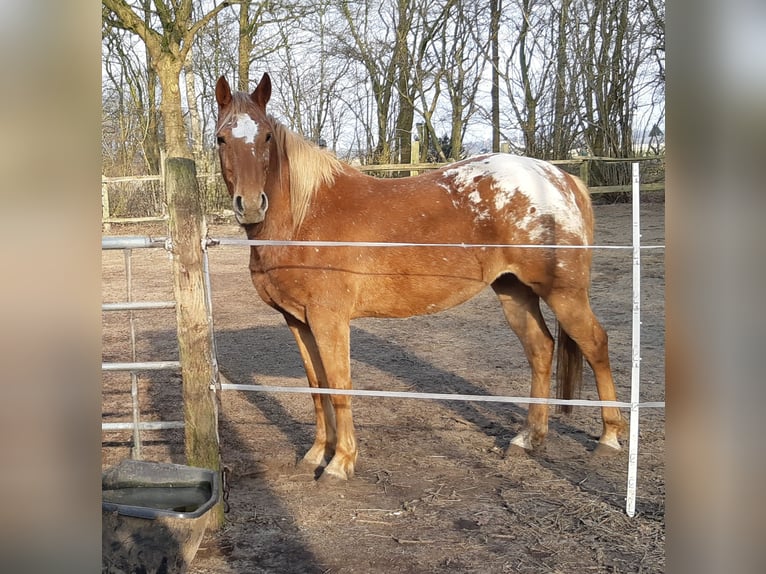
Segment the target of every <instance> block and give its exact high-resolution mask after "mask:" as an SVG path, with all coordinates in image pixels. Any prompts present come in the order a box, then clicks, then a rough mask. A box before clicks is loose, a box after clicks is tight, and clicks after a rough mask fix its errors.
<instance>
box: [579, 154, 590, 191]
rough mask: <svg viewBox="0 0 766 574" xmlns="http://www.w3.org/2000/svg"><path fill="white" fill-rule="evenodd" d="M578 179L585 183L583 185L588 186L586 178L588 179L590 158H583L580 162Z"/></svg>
mask: <svg viewBox="0 0 766 574" xmlns="http://www.w3.org/2000/svg"><path fill="white" fill-rule="evenodd" d="M580 179H581V180H582V181H583V183H584V184H585V187H589V184H588V180H589V179H590V160H589V159H587V158H586V159H583V160H582V163H581V164H580Z"/></svg>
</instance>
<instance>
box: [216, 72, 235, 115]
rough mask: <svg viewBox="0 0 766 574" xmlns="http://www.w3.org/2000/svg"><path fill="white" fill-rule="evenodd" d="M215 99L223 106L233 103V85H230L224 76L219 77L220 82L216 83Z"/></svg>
mask: <svg viewBox="0 0 766 574" xmlns="http://www.w3.org/2000/svg"><path fill="white" fill-rule="evenodd" d="M215 99H216V101H217V102H218V106H219V107H221V108H223V107H224V106H228V105H229V104H230V103H231V87H229V82H227V81H226V78H225V77H224V76H221V77H220V78H218V82H217V83H216V85H215Z"/></svg>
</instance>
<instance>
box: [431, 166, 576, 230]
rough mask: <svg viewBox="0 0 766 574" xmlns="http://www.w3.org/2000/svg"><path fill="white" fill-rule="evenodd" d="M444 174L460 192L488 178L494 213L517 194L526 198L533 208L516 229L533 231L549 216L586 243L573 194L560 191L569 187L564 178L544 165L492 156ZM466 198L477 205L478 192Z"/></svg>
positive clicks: (553, 168) (552, 168)
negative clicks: (490, 181) (492, 194)
mask: <svg viewBox="0 0 766 574" xmlns="http://www.w3.org/2000/svg"><path fill="white" fill-rule="evenodd" d="M444 175H445V176H447V177H453V178H454V182H455V184H456V186H457V187H458V189H459V190H466V189H469V188H472V187H473V182H475V181H476V180H477V179H480V178H484V177H491V178H492V179H493V180H494V186H493V187H494V190H495V198H494V202H493V204H494V207H495V210H496V211H497V212H502V210H503V209H505V208H506V207H508V205H510V203H511V201H512V200H513V198H514V196H515V195H516V194H517V193H520V194H522V195H523V196H524V197H526V199H527V200H528V202H529V206H530V208H534V209H533V210H532V209H530V212H528V213H527V214H525V215H524V217H523V218H522V219H521V220H517V223H516V224H517V225H518V226H519V227H522V228H525V229H528V230H529V231H530V232H532V231H534V228H535V227H537V226H538V225H537V224H538V223H539V220H540V216H543V215H552V216H553V217H554V219H555V221H556V222H557V223H558V224H559V225H560V226H561V227H562V228H563V229H564V230H566V231H568V232H570V233H572V234H574V235H576V236H579V237H581V238H582V239H583V241H585V238H586V233H585V229H584V225H583V221H582V214H581V213H580V211H579V209H578V207H577V204H576V203H575V199H574V196H573V193H571V192H567V191H563V192H562V191H561V190H562V189H565V190H566V189H568V187H569V186H568V184H567V181H566V176H565V175H564V173H563V172H561V171H560V170H558V169H556V168H555V167H553V166H551V165H550V164H548V163H547V162H544V161H541V160H537V159H533V158H528V157H523V156H514V155H507V154H495V155H491V156H489V157H487V158H484V159H482V160H479V161H474V162H469V163H465V164H463V165H461V166H458V167H455V168H452V169H448V170H447V171H445V172H444ZM468 199H469V200H470V201H471V202H472V203H474V204H476V203H478V201H477V200H479V199H480V198H479V197H478V192H476V191H475V190H473V191H471V192H470V193H469V195H468ZM517 217H518V214H517ZM538 231H539V230H538Z"/></svg>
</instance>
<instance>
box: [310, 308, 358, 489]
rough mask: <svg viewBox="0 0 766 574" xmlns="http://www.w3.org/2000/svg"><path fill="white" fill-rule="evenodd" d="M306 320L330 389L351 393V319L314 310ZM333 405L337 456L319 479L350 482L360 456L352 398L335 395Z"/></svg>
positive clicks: (334, 456)
mask: <svg viewBox="0 0 766 574" xmlns="http://www.w3.org/2000/svg"><path fill="white" fill-rule="evenodd" d="M307 319H308V324H309V328H310V329H311V333H312V335H313V336H314V341H315V342H316V348H317V350H318V352H319V358H320V360H321V365H322V371H323V374H324V377H325V380H326V382H327V386H328V387H329V388H331V389H350V388H351V357H350V342H349V332H350V329H349V320H348V318H347V317H345V316H343V315H342V314H339V313H337V312H334V311H331V310H328V309H324V308H321V309H320V308H312V309H309V310H308V311H307ZM330 401H331V402H332V406H333V409H334V411H335V453H334V454H333V457H332V459H331V460H330V463H329V464H328V465H327V466H326V467H325V469H324V472H323V473H322V476H321V477H320V479H321V480H328V479H340V480H347V479H349V478H351V477H353V476H354V467H355V465H356V459H357V456H358V454H359V452H358V449H357V444H356V434H355V431H354V421H353V416H352V413H351V397H350V396H348V395H335V394H333V395H331V396H330Z"/></svg>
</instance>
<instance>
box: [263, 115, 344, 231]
mask: <svg viewBox="0 0 766 574" xmlns="http://www.w3.org/2000/svg"><path fill="white" fill-rule="evenodd" d="M269 122H270V123H271V125H272V129H273V133H274V137H275V138H276V144H277V149H278V150H279V157H280V158H281V157H282V156H283V155H284V157H286V158H287V160H288V162H289V167H290V205H291V208H292V212H293V227H294V228H295V229H297V228H298V227H300V225H301V223H302V222H303V220H304V219H305V218H306V214H307V213H308V211H309V205H310V203H311V198H312V197H314V194H315V193H316V192H317V190H318V189H319V188H320V187H321V186H323V185H332V184H333V182H334V181H335V175H336V174H337V173H338V172H339V171H340V170H341V169H342V168H343V164H341V162H340V160H338V158H336V157H335V156H334V155H333V154H332V153H331V152H329V151H325V150H323V149H320V148H319V147H318V146H316V145H315V144H313V143H312V142H310V141H308V140H306V139H304V138H303V137H301V136H300V135H298V134H296V133H295V132H293V131H291V130H290V129H288V128H287V127H286V126H284V125H283V124H281V123H279V122H278V121H277V120H275V119H274V118H273V117H271V116H269Z"/></svg>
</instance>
